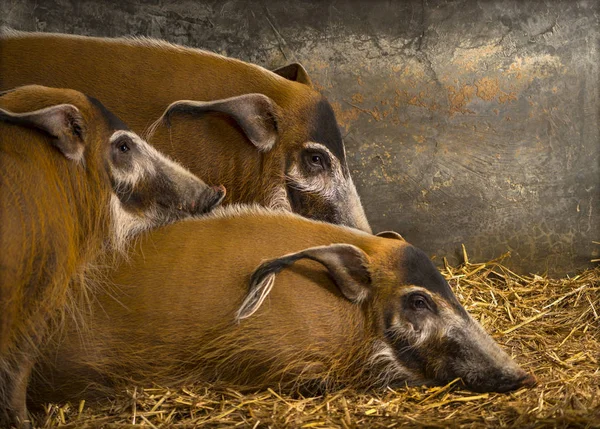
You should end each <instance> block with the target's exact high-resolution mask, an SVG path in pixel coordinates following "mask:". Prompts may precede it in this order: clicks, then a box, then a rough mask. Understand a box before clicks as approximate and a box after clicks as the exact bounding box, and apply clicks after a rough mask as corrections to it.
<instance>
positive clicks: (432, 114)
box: [0, 0, 600, 274]
mask: <svg viewBox="0 0 600 429" xmlns="http://www.w3.org/2000/svg"><path fill="white" fill-rule="evenodd" d="M0 5H1V6H0V20H1V21H2V23H4V24H8V25H10V26H12V27H15V28H17V29H22V30H38V31H51V32H66V33H75V34H83V35H93V36H120V35H145V36H152V37H159V38H163V39H166V40H169V41H171V42H177V43H182V44H185V45H189V46H195V47H201V48H206V49H210V50H213V51H216V52H219V53H222V54H225V55H229V56H233V57H237V58H241V59H243V60H247V61H251V62H255V63H257V64H260V65H263V66H266V67H276V66H280V65H283V64H285V63H287V62H290V61H293V60H294V61H296V60H297V61H300V62H302V63H303V64H304V65H305V66H306V68H307V69H308V71H309V72H310V73H311V75H312V77H313V80H315V81H316V82H317V84H318V87H319V88H320V89H321V90H322V91H323V92H325V93H326V94H327V95H328V97H329V99H330V100H331V102H332V103H333V105H334V108H335V110H336V113H337V115H338V119H339V122H340V125H341V126H342V128H343V129H344V134H345V135H346V144H347V149H348V154H349V162H350V166H351V168H352V171H353V174H354V177H355V181H356V184H357V187H358V189H359V192H360V193H361V195H362V197H363V201H364V204H365V207H366V211H367V215H368V217H369V219H370V221H371V223H372V225H373V227H374V229H375V230H376V231H377V230H382V229H394V230H397V231H399V232H401V233H402V234H403V235H405V237H406V238H407V239H408V240H409V241H411V242H413V243H415V244H417V245H419V246H420V247H422V248H424V249H425V250H426V251H427V252H429V253H430V254H435V255H438V256H439V257H441V256H447V257H449V258H450V259H451V260H453V259H455V258H456V257H457V255H458V249H459V248H460V244H461V243H464V244H465V245H466V247H467V249H468V250H469V251H470V253H471V259H474V260H482V259H487V258H492V257H497V256H499V255H501V254H502V253H504V252H506V251H507V250H510V251H511V252H512V255H513V256H512V258H511V260H510V262H509V264H510V265H511V266H512V267H513V268H515V269H516V270H518V271H521V272H527V271H537V272H543V271H546V270H548V271H549V272H551V273H553V274H562V273H564V272H572V271H576V270H579V269H581V268H583V267H585V266H587V265H589V261H590V259H592V258H594V257H598V255H599V253H600V245H595V244H593V243H592V240H596V241H600V141H599V135H598V121H599V114H600V113H599V106H600V100H599V87H598V83H599V82H598V81H599V73H598V72H599V71H598V64H599V60H600V58H599V53H598V47H599V2H597V1H594V0H589V1H571V0H563V1H522V2H517V1H483V0H480V1H476V0H456V1H424V2H408V1H407V2H400V1H397V2H395V1H367V0H363V1H356V0H354V1H332V0H325V1H298V0H288V1H259V0H246V1H244V0H232V1H180V2H168V1H147V2H143V1H124V0H119V1H103V0H87V1H67V0H55V1H42V0H37V1H33V0H3V1H2V2H0ZM99 61H101V58H99Z"/></svg>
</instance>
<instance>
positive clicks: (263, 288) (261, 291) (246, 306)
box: [235, 273, 275, 321]
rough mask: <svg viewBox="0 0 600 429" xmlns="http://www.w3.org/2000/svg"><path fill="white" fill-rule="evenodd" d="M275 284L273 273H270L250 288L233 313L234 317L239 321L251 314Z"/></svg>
mask: <svg viewBox="0 0 600 429" xmlns="http://www.w3.org/2000/svg"><path fill="white" fill-rule="evenodd" d="M274 284H275V273H270V274H268V275H267V276H265V278H264V279H263V280H262V281H261V282H260V283H258V284H257V285H256V286H255V287H253V288H252V291H251V292H250V293H249V294H248V296H247V297H246V299H244V302H242V305H241V306H240V308H239V310H238V311H237V312H236V314H235V319H236V320H237V321H240V320H242V319H247V318H248V317H250V316H252V315H253V314H254V313H256V311H257V310H258V309H259V307H260V306H261V305H262V303H263V302H264V300H265V298H266V297H267V296H268V295H269V293H270V292H271V289H273V285H274Z"/></svg>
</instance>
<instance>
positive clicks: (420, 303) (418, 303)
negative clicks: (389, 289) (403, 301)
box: [409, 293, 430, 311]
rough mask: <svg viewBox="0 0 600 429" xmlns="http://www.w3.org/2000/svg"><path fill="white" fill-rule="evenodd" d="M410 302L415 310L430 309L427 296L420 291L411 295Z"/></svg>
mask: <svg viewBox="0 0 600 429" xmlns="http://www.w3.org/2000/svg"><path fill="white" fill-rule="evenodd" d="M409 302H410V306H411V308H412V309H413V310H415V311H423V310H429V309H430V307H429V302H428V301H427V298H426V297H425V296H424V295H422V294H420V293H415V294H412V295H411V296H410V300H409Z"/></svg>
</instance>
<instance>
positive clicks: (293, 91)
mask: <svg viewBox="0 0 600 429" xmlns="http://www.w3.org/2000/svg"><path fill="white" fill-rule="evenodd" d="M0 52H2V61H1V62H0V89H2V88H10V87H13V86H16V85H23V84H28V83H38V84H43V85H48V86H59V87H68V88H73V89H77V90H79V91H82V92H84V93H86V94H89V95H92V96H94V97H96V98H98V99H100V100H102V102H103V103H104V104H105V105H106V106H107V107H108V108H109V109H110V110H111V111H113V112H114V113H115V114H117V115H118V116H119V117H121V118H122V119H123V120H124V121H125V122H126V123H127V124H129V126H131V128H132V129H133V130H134V131H136V132H138V133H140V134H141V133H143V132H146V131H147V130H148V131H149V136H148V141H149V143H151V144H152V145H154V146H155V147H156V148H158V149H159V150H161V151H162V152H163V153H166V154H168V155H169V156H171V157H172V158H174V159H176V160H178V161H180V162H181V163H182V164H183V165H185V166H186V167H187V168H189V169H190V170H191V171H192V173H194V174H196V175H197V176H198V177H200V178H202V179H203V180H205V181H206V182H207V183H211V184H223V185H225V187H226V188H227V196H226V199H225V203H258V204H261V205H263V206H266V207H271V208H282V209H284V210H288V211H293V212H295V213H298V214H300V215H302V216H305V217H309V218H313V219H318V220H323V221H326V222H331V223H336V224H343V225H348V226H352V227H355V228H359V229H362V230H364V231H368V232H370V231H371V229H370V226H369V223H368V221H367V219H366V216H365V213H364V210H363V207H362V204H361V202H360V199H359V196H358V194H357V192H356V188H355V186H354V183H353V182H352V177H351V176H350V171H349V168H348V164H347V161H346V153H345V147H344V142H343V140H342V136H341V134H340V131H339V127H338V124H337V121H336V119H335V115H334V112H333V110H332V108H331V105H330V104H329V102H328V101H327V100H326V99H325V98H324V97H323V96H322V95H321V94H319V93H318V92H317V91H316V90H315V89H314V88H313V86H312V84H311V81H310V78H309V77H308V75H307V73H306V71H305V70H304V69H303V68H302V66H300V65H299V64H290V65H288V66H285V67H283V68H281V69H278V70H275V71H274V72H271V71H269V70H266V69H264V68H262V67H259V66H257V65H254V64H249V63H246V62H243V61H239V60H236V59H231V58H226V57H223V56H221V55H217V54H214V53H211V52H207V51H203V50H199V49H193V48H186V47H183V46H178V45H173V44H170V43H167V42H163V41H159V40H153V39H145V38H116V39H110V38H94V37H84V36H71V35H64V34H48V33H45V34H44V33H23V32H15V31H13V30H6V29H5V30H4V35H0ZM159 118H160V119H159ZM152 124H153V125H152ZM151 125H152V126H151Z"/></svg>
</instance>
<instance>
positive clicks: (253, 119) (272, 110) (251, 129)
mask: <svg viewBox="0 0 600 429" xmlns="http://www.w3.org/2000/svg"><path fill="white" fill-rule="evenodd" d="M209 112H218V113H225V114H226V115H229V116H231V117H232V118H233V119H234V120H235V121H236V122H237V124H238V125H239V126H240V128H241V129H242V130H243V131H244V133H245V134H246V137H248V140H250V141H251V142H252V144H253V145H254V146H256V148H257V149H258V150H260V151H263V152H267V151H269V150H271V149H272V148H273V146H274V145H275V142H276V141H277V136H278V129H277V124H278V120H277V105H276V104H275V102H274V101H273V100H271V99H270V98H269V97H267V96H266V95H263V94H244V95H239V96H237V97H231V98H225V99H222V100H215V101H192V100H179V101H176V102H174V103H172V104H171V105H170V106H169V107H167V110H165V112H164V113H163V115H162V116H161V117H160V118H159V120H158V121H157V122H155V123H154V124H153V125H152V126H151V130H150V134H151V133H152V131H153V130H154V129H155V128H156V127H157V126H158V125H160V123H164V124H166V125H167V126H170V118H171V117H172V116H173V115H175V114H179V113H184V114H188V115H203V114H205V113H209Z"/></svg>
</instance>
